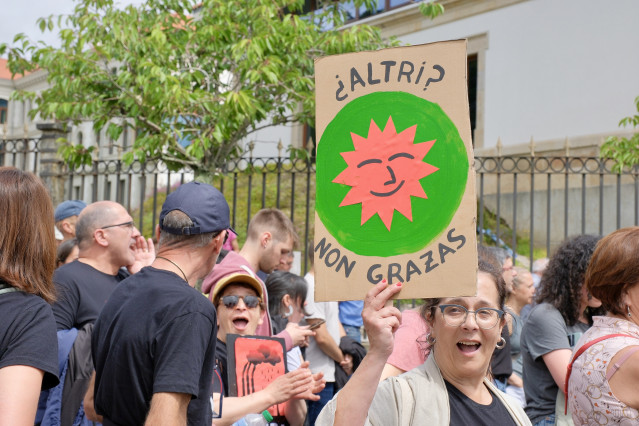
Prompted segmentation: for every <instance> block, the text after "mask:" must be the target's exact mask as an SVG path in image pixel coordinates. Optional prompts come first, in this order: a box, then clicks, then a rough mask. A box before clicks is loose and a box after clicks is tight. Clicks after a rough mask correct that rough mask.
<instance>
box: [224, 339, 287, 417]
mask: <svg viewBox="0 0 639 426" xmlns="http://www.w3.org/2000/svg"><path fill="white" fill-rule="evenodd" d="M226 350H227V359H228V384H229V396H240V397H241V396H246V395H250V394H252V393H255V392H257V391H261V390H262V389H265V388H266V387H267V386H268V385H269V384H271V383H272V382H273V380H275V379H277V378H278V377H280V376H282V375H284V374H286V346H285V344H284V339H280V338H277V337H264V336H240V335H239V334H228V335H227V336H226ZM285 411H286V403H282V404H276V405H273V406H271V407H269V408H268V412H269V413H270V414H271V416H273V422H272V423H271V424H287V423H286V417H285V414H286V412H285Z"/></svg>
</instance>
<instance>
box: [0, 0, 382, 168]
mask: <svg viewBox="0 0 639 426" xmlns="http://www.w3.org/2000/svg"><path fill="white" fill-rule="evenodd" d="M356 3H357V5H361V4H369V5H371V6H372V4H373V3H376V2H375V1H374V0H358V1H356ZM304 5H305V2H304V1H303V0H242V1H228V0H204V1H203V2H201V1H200V0H148V1H147V2H146V3H145V4H143V5H141V6H138V7H135V6H132V5H131V6H128V7H126V8H124V9H118V8H117V7H116V6H115V5H114V2H113V0H80V1H79V3H78V4H77V6H76V7H75V10H74V12H73V13H72V14H71V15H69V16H60V17H54V16H51V17H49V18H42V19H40V20H39V25H40V27H41V29H42V30H43V31H55V30H56V29H58V30H59V36H60V40H61V43H62V44H61V47H60V48H54V47H51V46H48V45H45V44H43V43H42V42H37V43H35V42H32V41H31V40H29V39H28V38H27V37H26V36H24V35H23V34H19V35H17V36H16V38H15V39H14V46H13V47H12V48H8V46H6V45H4V46H3V45H0V54H2V53H3V51H4V52H8V55H9V66H10V68H11V70H12V72H14V73H15V74H23V73H25V72H27V71H34V70H36V69H43V70H46V71H47V73H48V77H47V78H48V83H49V88H48V89H46V90H43V91H42V92H39V93H18V97H21V98H30V99H32V100H34V101H35V107H34V109H33V110H32V111H31V114H32V117H35V116H36V115H39V116H40V118H41V119H56V120H59V121H61V122H70V123H74V124H77V123H79V122H81V121H83V120H91V121H92V122H93V128H94V130H95V131H96V132H97V131H100V130H101V129H103V128H106V131H107V133H108V135H109V137H110V138H112V139H114V140H117V138H118V137H119V136H120V134H121V133H122V131H123V129H124V127H125V126H129V127H130V128H131V129H133V130H134V131H135V132H136V138H135V142H134V144H133V146H132V148H131V150H130V151H129V152H127V153H126V154H124V160H125V161H127V162H131V161H133V160H134V159H139V160H141V161H145V160H146V159H151V158H161V159H163V160H164V161H166V162H167V164H169V166H170V167H173V168H179V167H183V166H187V167H190V168H192V169H193V170H194V171H196V172H198V173H207V172H208V173H210V172H214V171H217V170H219V168H220V167H221V166H222V165H223V164H224V162H225V161H226V160H227V159H228V158H232V157H234V156H238V155H241V144H240V142H241V141H242V140H243V139H244V138H247V137H248V136H249V135H250V134H252V133H253V132H255V131H257V130H259V129H261V128H264V127H267V126H275V125H281V124H286V123H291V122H300V123H308V124H311V123H313V121H314V109H315V98H314V89H315V85H314V78H313V75H314V74H313V73H314V69H313V63H314V60H315V59H316V58H318V57H321V56H325V55H333V54H338V53H345V52H353V51H361V50H371V49H378V48H380V47H384V46H388V45H391V44H393V42H390V41H384V40H383V39H382V37H381V35H380V32H379V30H377V29H375V28H373V27H370V26H367V25H356V26H350V27H347V28H340V27H341V26H342V24H343V23H344V21H343V19H344V14H343V13H342V12H341V8H340V4H339V2H335V1H329V0H326V1H325V3H322V2H321V1H320V2H319V5H320V8H319V10H317V11H315V12H314V13H307V12H308V11H305V10H304ZM63 142H64V141H63ZM92 149H93V147H88V148H87V147H83V146H79V145H72V144H71V143H70V142H68V141H66V142H64V144H63V146H62V148H61V151H62V153H63V155H64V157H65V159H66V160H67V161H68V162H69V163H70V164H72V165H77V164H80V163H87V162H90V160H91V151H92Z"/></svg>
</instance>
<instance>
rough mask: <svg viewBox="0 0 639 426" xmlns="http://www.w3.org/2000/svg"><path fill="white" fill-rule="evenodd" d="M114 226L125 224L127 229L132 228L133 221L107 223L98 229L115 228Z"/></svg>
mask: <svg viewBox="0 0 639 426" xmlns="http://www.w3.org/2000/svg"><path fill="white" fill-rule="evenodd" d="M116 226H126V227H127V228H129V229H133V226H134V225H133V221H132V220H131V221H129V222H124V223H118V224H117V225H107V226H103V227H101V228H100V229H107V228H115V227H116Z"/></svg>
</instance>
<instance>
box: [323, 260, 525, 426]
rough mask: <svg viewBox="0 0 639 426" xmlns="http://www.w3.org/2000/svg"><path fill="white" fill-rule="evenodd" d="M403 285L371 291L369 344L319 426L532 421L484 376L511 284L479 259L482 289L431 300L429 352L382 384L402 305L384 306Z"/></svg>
mask: <svg viewBox="0 0 639 426" xmlns="http://www.w3.org/2000/svg"><path fill="white" fill-rule="evenodd" d="M400 290H401V284H396V285H392V286H387V285H386V284H385V282H383V283H380V284H378V285H377V286H375V287H374V288H373V289H372V290H371V291H369V292H368V294H367V295H366V300H365V306H364V311H363V313H362V317H363V318H364V325H365V327H366V330H367V333H368V336H369V341H370V350H369V352H368V354H367V355H366V357H365V358H364V360H363V361H362V363H361V364H360V366H361V367H362V368H359V369H358V370H357V371H356V372H355V373H354V374H353V376H352V377H351V379H350V381H349V382H348V383H347V384H346V386H345V387H344V389H343V390H342V391H341V392H340V393H338V394H337V395H336V396H335V398H333V400H332V401H331V402H329V404H328V405H327V406H326V407H325V408H324V410H323V411H322V413H321V414H320V416H319V417H318V420H317V423H316V424H318V425H329V424H338V425H355V424H366V425H384V426H387V425H407V424H422V423H424V422H425V421H426V422H428V423H429V424H434V425H448V424H450V425H462V424H464V425H465V424H473V425H482V424H485V425H495V424H498V425H530V421H529V420H528V418H527V417H526V414H525V413H524V411H523V410H522V409H521V408H520V406H519V405H518V404H517V403H516V402H515V401H513V400H511V399H510V397H509V396H507V395H505V394H503V393H502V392H500V391H499V390H497V388H495V386H494V385H493V384H492V383H491V382H490V381H489V380H487V379H486V374H487V372H488V367H489V365H490V359H491V356H492V353H493V351H494V350H495V348H497V349H498V348H500V347H501V346H502V342H501V337H500V336H501V330H502V328H503V327H504V325H505V319H504V312H503V310H502V308H503V304H504V299H505V297H506V289H505V284H504V281H503V278H502V277H501V274H500V271H497V270H496V269H495V268H494V267H493V266H492V265H490V264H488V263H485V262H483V261H480V262H479V272H478V274H477V294H476V296H473V297H447V298H440V299H428V300H427V302H426V303H427V312H428V315H427V320H428V322H429V327H430V330H431V331H430V334H429V336H428V340H429V342H430V344H431V347H432V350H431V355H430V356H429V357H428V359H427V360H426V362H425V363H424V364H422V365H421V366H419V367H417V368H415V369H413V370H411V371H409V372H408V373H406V374H404V375H402V376H399V377H392V378H389V379H387V380H385V381H384V382H382V383H381V384H380V385H379V387H377V389H375V387H374V386H372V384H373V383H377V381H378V380H379V377H380V375H381V372H382V370H383V368H384V364H385V363H386V360H387V358H388V356H389V355H390V353H391V352H392V350H393V332H394V331H395V329H397V327H398V326H399V321H400V316H401V314H400V313H399V311H398V310H397V309H396V308H394V307H392V306H385V305H386V302H387V301H388V300H390V298H391V297H392V296H393V295H394V294H396V293H398V292H399V291H400Z"/></svg>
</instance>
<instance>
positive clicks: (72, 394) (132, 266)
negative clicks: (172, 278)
mask: <svg viewBox="0 0 639 426" xmlns="http://www.w3.org/2000/svg"><path fill="white" fill-rule="evenodd" d="M75 233H76V238H77V240H78V247H79V257H78V259H77V260H76V261H74V262H71V263H68V264H66V265H63V266H61V267H60V268H58V269H57V270H56V271H55V273H54V275H53V282H54V283H55V286H56V291H57V293H58V298H57V300H56V302H55V303H54V304H53V306H52V309H53V315H54V317H55V321H56V326H57V329H58V330H70V329H72V328H76V329H77V330H78V338H77V339H75V341H74V342H73V346H72V348H71V351H70V352H69V355H68V364H67V365H68V367H67V371H70V372H72V374H67V375H66V376H65V377H64V379H63V381H62V383H61V384H60V386H61V387H62V399H61V400H60V402H59V404H60V416H61V421H62V423H63V424H66V423H69V422H72V421H73V419H75V417H76V414H77V413H78V410H79V409H80V405H81V403H82V399H83V397H84V395H85V392H86V391H87V388H88V386H89V379H90V377H91V373H92V371H93V368H92V365H91V362H90V360H91V348H90V333H91V327H92V324H93V323H94V322H95V320H96V319H97V318H98V315H99V314H100V311H102V308H103V307H104V305H105V303H106V301H107V300H108V298H109V297H110V296H111V293H112V292H113V290H114V289H115V287H116V286H117V285H118V283H119V282H120V281H122V280H123V279H124V278H126V277H128V276H129V275H130V274H133V273H135V272H137V271H139V270H140V269H141V268H142V267H143V266H147V265H150V264H151V262H153V259H155V249H154V247H153V242H152V241H151V240H150V239H149V240H145V239H144V238H143V237H142V236H141V235H140V232H139V231H138V230H137V229H136V228H135V225H134V224H133V218H131V216H130V215H129V213H128V212H127V211H126V209H125V208H124V207H123V206H122V205H120V204H118V203H115V202H112V201H99V202H97V203H93V204H91V205H89V206H87V207H85V208H84V209H83V210H82V212H81V213H80V215H79V216H78V220H77V222H76V223H75ZM42 400H43V401H45V399H44V398H43V399H42ZM52 401H55V400H52ZM47 404H55V402H47ZM42 405H44V402H43V403H42ZM42 408H44V407H42ZM49 408H51V406H49ZM85 411H86V412H87V413H88V414H89V415H91V414H92V407H91V406H87V407H85Z"/></svg>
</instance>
